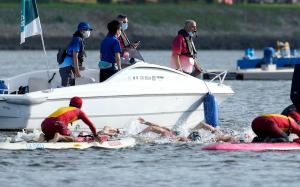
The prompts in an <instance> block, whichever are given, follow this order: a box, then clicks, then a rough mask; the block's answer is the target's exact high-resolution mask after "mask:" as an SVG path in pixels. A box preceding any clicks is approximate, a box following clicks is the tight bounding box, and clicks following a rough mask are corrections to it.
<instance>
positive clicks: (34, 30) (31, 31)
mask: <svg viewBox="0 0 300 187" xmlns="http://www.w3.org/2000/svg"><path fill="white" fill-rule="evenodd" d="M38 34H42V27H41V22H40V18H39V17H37V18H36V19H34V20H33V21H32V22H30V23H29V24H28V25H25V28H24V32H21V44H22V43H23V42H25V38H28V37H30V36H35V35H38Z"/></svg>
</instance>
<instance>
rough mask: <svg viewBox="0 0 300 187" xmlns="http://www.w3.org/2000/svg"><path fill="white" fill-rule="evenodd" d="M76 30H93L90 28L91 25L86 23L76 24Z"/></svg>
mask: <svg viewBox="0 0 300 187" xmlns="http://www.w3.org/2000/svg"><path fill="white" fill-rule="evenodd" d="M77 30H78V31H80V30H93V28H92V27H91V25H90V24H89V23H88V22H81V23H79V24H78V26H77Z"/></svg>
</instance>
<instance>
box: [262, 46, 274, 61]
mask: <svg viewBox="0 0 300 187" xmlns="http://www.w3.org/2000/svg"><path fill="white" fill-rule="evenodd" d="M274 53H275V50H274V49H273V48H272V47H266V48H264V63H265V64H273V56H274Z"/></svg>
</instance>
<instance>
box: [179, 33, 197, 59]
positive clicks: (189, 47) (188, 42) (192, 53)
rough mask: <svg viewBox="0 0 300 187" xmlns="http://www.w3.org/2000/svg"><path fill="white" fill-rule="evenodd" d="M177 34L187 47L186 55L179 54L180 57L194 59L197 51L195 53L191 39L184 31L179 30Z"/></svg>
mask: <svg viewBox="0 0 300 187" xmlns="http://www.w3.org/2000/svg"><path fill="white" fill-rule="evenodd" d="M178 34H179V35H181V36H183V38H184V40H185V43H186V46H187V50H188V52H187V53H181V54H180V55H184V56H188V57H192V58H195V57H196V54H197V51H196V48H195V45H194V42H193V38H192V37H191V36H190V35H189V33H187V32H186V31H185V30H184V29H181V30H180V31H178Z"/></svg>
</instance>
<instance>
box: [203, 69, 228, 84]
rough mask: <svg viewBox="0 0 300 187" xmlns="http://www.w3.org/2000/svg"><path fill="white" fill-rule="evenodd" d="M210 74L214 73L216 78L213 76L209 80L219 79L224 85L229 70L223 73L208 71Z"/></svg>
mask: <svg viewBox="0 0 300 187" xmlns="http://www.w3.org/2000/svg"><path fill="white" fill-rule="evenodd" d="M207 73H208V74H212V75H214V78H212V79H211V80H210V81H209V82H212V81H214V80H216V79H219V84H220V85H222V84H223V82H224V80H225V78H226V75H227V70H225V71H223V72H221V73H210V72H207Z"/></svg>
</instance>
